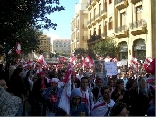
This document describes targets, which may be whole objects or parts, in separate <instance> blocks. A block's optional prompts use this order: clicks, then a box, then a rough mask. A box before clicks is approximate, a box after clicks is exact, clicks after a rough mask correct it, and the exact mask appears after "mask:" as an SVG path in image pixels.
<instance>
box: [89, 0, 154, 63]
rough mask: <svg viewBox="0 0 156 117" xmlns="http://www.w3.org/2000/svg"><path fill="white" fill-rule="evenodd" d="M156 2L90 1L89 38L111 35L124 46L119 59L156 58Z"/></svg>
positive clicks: (148, 0) (134, 0)
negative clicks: (95, 35) (94, 35)
mask: <svg viewBox="0 0 156 117" xmlns="http://www.w3.org/2000/svg"><path fill="white" fill-rule="evenodd" d="M155 5H156V4H155V0H89V2H88V4H87V10H88V23H87V27H88V37H91V36H92V35H93V34H97V35H100V36H101V37H102V39H105V38H107V37H112V38H113V39H114V40H115V41H116V42H117V44H118V45H120V46H121V47H122V49H121V50H120V52H119V60H121V59H128V61H130V59H131V58H132V57H133V56H134V57H136V58H138V59H140V60H144V59H145V58H146V57H153V58H154V57H156V46H155V43H156V41H155V40H156V39H155V37H156V33H155V31H156V30H155V27H156V25H155V20H156V19H155V17H156V15H155ZM88 44H89V45H91V44H90V42H89V41H88Z"/></svg>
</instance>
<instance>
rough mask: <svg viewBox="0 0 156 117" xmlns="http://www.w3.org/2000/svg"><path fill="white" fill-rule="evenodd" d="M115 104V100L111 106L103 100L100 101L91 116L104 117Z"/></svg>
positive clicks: (111, 101) (111, 102)
mask: <svg viewBox="0 0 156 117" xmlns="http://www.w3.org/2000/svg"><path fill="white" fill-rule="evenodd" d="M114 104H115V102H114V101H113V100H110V103H109V104H107V103H106V102H105V101H103V100H100V101H98V102H97V103H96V104H95V105H94V107H93V108H92V111H91V115H92V116H104V115H105V114H106V113H107V111H108V108H109V107H110V108H111V107H113V106H114Z"/></svg>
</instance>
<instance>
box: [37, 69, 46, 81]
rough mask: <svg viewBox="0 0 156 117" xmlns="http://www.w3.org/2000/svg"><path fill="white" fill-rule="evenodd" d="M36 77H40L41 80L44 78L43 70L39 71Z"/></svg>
mask: <svg viewBox="0 0 156 117" xmlns="http://www.w3.org/2000/svg"><path fill="white" fill-rule="evenodd" d="M38 78H39V79H41V80H43V79H44V78H45V72H44V71H42V72H40V73H39V74H38Z"/></svg>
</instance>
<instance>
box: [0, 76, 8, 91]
mask: <svg viewBox="0 0 156 117" xmlns="http://www.w3.org/2000/svg"><path fill="white" fill-rule="evenodd" d="M0 86H1V87H2V88H4V90H5V91H6V90H7V88H8V87H7V85H6V82H5V80H4V79H3V78H0Z"/></svg>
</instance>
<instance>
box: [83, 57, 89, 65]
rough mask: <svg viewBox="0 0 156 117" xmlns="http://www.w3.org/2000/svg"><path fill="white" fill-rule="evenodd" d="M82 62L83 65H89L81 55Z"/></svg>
mask: <svg viewBox="0 0 156 117" xmlns="http://www.w3.org/2000/svg"><path fill="white" fill-rule="evenodd" d="M82 64H83V67H84V66H86V67H89V65H88V63H87V62H86V60H85V59H84V57H83V56H82Z"/></svg>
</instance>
